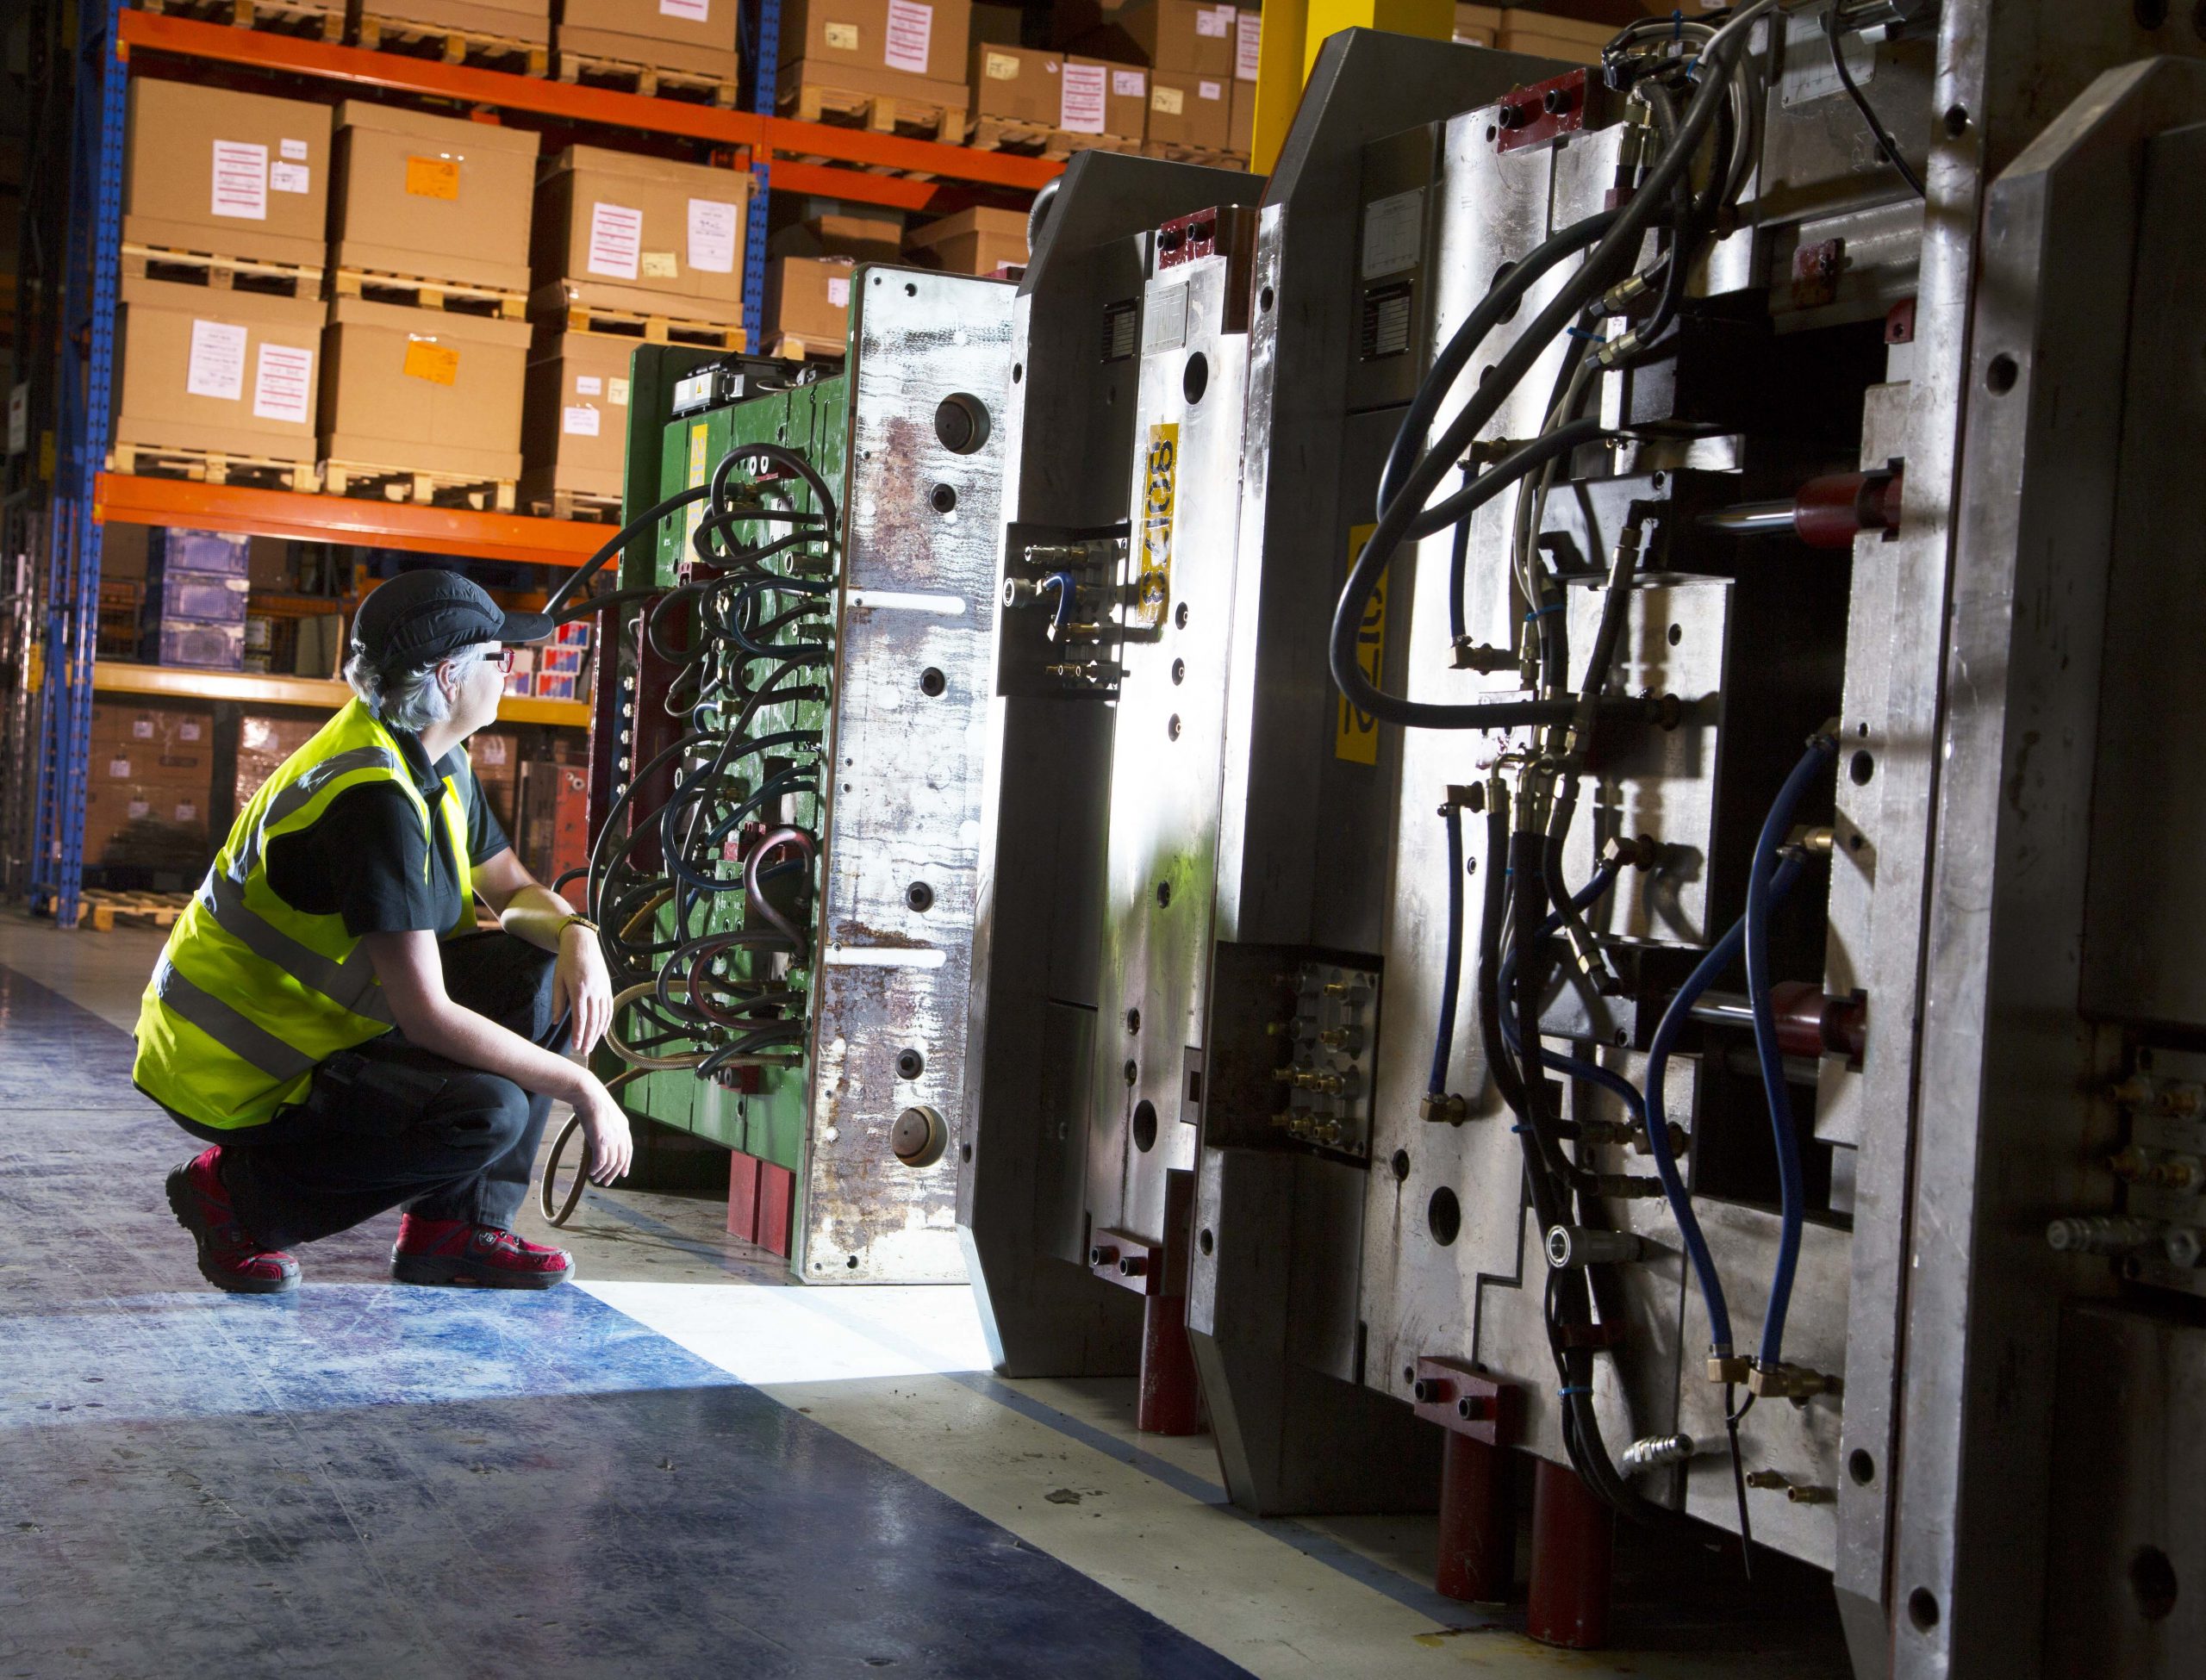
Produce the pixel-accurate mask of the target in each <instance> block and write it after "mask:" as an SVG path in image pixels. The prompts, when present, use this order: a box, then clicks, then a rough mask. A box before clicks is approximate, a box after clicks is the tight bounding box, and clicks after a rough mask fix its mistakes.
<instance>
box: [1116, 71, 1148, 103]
mask: <svg viewBox="0 0 2206 1680" xmlns="http://www.w3.org/2000/svg"><path fill="white" fill-rule="evenodd" d="M1111 93H1112V96H1113V97H1114V98H1119V99H1141V98H1144V97H1146V96H1148V93H1149V73H1148V72H1146V71H1141V70H1114V71H1112V72H1111Z"/></svg>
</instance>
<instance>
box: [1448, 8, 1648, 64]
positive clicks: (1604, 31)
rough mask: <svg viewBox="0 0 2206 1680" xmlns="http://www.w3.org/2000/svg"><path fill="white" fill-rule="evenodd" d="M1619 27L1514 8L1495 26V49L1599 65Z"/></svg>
mask: <svg viewBox="0 0 2206 1680" xmlns="http://www.w3.org/2000/svg"><path fill="white" fill-rule="evenodd" d="M1650 9H1651V8H1650ZM1665 9H1666V10H1667V8H1665ZM1458 10H1461V8H1458ZM1618 27H1619V26H1618V25H1617V24H1614V23H1586V22H1580V21H1579V20H1578V19H1577V18H1574V17H1555V16H1550V15H1549V13H1546V12H1534V11H1526V10H1525V9H1524V8H1522V7H1520V6H1512V7H1511V8H1509V9H1507V10H1506V11H1504V12H1503V13H1502V14H1501V16H1500V19H1499V22H1497V23H1496V24H1495V25H1494V40H1493V45H1494V46H1496V47H1499V48H1500V49H1501V50H1502V51H1503V52H1505V53H1531V54H1533V55H1534V56H1535V57H1537V58H1542V59H1562V60H1563V61H1564V62H1565V63H1567V64H1598V63H1600V61H1601V49H1602V48H1603V47H1605V46H1607V45H1608V44H1609V42H1610V41H1611V40H1614V39H1615V37H1616V33H1617V28H1618Z"/></svg>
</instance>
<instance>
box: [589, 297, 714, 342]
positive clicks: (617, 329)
mask: <svg viewBox="0 0 2206 1680" xmlns="http://www.w3.org/2000/svg"><path fill="white" fill-rule="evenodd" d="M546 319H550V320H552V321H553V324H555V325H557V326H558V327H559V330H560V331H561V332H563V333H598V334H600V335H601V336H603V337H607V338H616V339H642V340H643V341H644V342H645V344H679V345H689V346H690V347H691V348H693V349H696V350H733V351H739V350H741V349H742V348H743V347H744V342H745V341H744V333H743V329H742V328H741V327H732V326H730V325H728V324H727V323H726V322H725V321H717V320H685V319H683V318H682V316H680V315H660V314H648V313H644V312H640V311H637V310H633V309H609V308H606V307H605V306H604V305H602V304H599V303H583V302H579V301H576V300H575V299H571V298H570V299H569V300H568V301H567V302H564V303H562V304H561V305H560V306H559V312H558V315H557V316H556V317H546Z"/></svg>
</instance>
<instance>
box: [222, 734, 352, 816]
mask: <svg viewBox="0 0 2206 1680" xmlns="http://www.w3.org/2000/svg"><path fill="white" fill-rule="evenodd" d="M328 721H329V719H327V718H325V717H321V716H319V715H316V716H314V717H299V716H296V715H290V716H286V715H281V714H269V715H265V716H264V715H261V714H258V713H248V714H247V715H246V716H245V717H242V718H240V719H238V764H237V776H236V780H235V782H234V786H233V787H232V793H233V796H234V800H235V804H234V806H232V809H233V810H234V811H242V810H244V809H245V807H246V801H248V800H251V799H252V796H253V795H254V794H255V793H259V791H260V785H261V783H263V782H265V781H267V780H268V778H269V777H271V776H272V775H275V774H276V772H277V770H278V769H280V768H282V767H283V763H284V760H285V759H287V758H289V757H290V756H291V755H292V754H293V753H295V752H296V751H297V750H299V749H300V748H301V747H303V746H304V745H306V744H307V743H308V741H310V740H312V739H313V738H314V737H315V734H316V733H317V732H318V731H320V730H321V726H322V725H324V724H326V723H327V722H328Z"/></svg>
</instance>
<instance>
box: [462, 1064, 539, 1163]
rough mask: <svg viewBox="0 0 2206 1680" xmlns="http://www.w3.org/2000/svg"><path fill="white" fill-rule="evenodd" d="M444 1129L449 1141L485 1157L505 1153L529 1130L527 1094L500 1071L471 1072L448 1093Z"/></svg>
mask: <svg viewBox="0 0 2206 1680" xmlns="http://www.w3.org/2000/svg"><path fill="white" fill-rule="evenodd" d="M446 1098H447V1106H446V1114H445V1120H444V1124H443V1126H442V1128H441V1129H442V1130H443V1132H444V1134H445V1136H446V1140H447V1141H448V1142H450V1144H451V1145H452V1147H453V1148H459V1149H464V1150H466V1151H468V1152H470V1154H475V1153H479V1154H482V1155H483V1156H484V1157H485V1158H486V1159H487V1158H489V1157H492V1156H495V1155H500V1154H504V1153H505V1152H506V1151H507V1150H508V1149H510V1148H513V1146H514V1144H516V1143H518V1142H520V1139H521V1136H522V1134H523V1133H524V1132H526V1131H527V1129H528V1117H529V1103H528V1093H527V1092H526V1091H523V1090H522V1089H521V1088H520V1086H517V1085H515V1084H514V1082H513V1081H512V1080H509V1079H507V1078H505V1077H503V1076H502V1075H501V1074H497V1073H470V1074H468V1075H466V1076H465V1077H464V1078H463V1079H459V1080H454V1081H453V1082H452V1086H451V1087H450V1088H449V1089H448V1090H447V1092H446Z"/></svg>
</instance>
